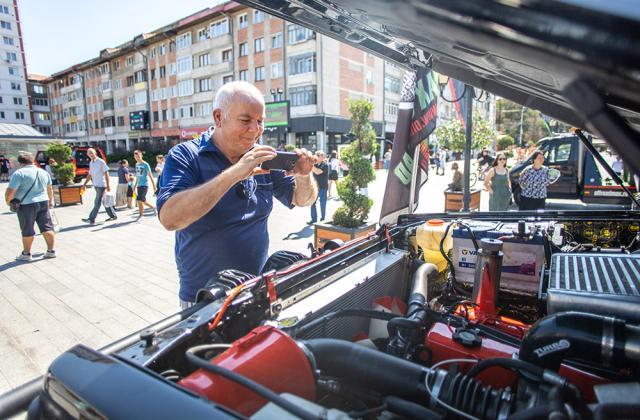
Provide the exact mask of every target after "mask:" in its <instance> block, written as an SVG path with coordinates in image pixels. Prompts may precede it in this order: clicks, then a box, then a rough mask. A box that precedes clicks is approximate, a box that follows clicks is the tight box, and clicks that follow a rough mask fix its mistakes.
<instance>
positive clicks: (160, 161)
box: [155, 155, 164, 195]
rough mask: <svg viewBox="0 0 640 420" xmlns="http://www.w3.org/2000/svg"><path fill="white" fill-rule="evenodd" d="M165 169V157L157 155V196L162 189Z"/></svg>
mask: <svg viewBox="0 0 640 420" xmlns="http://www.w3.org/2000/svg"><path fill="white" fill-rule="evenodd" d="M163 169H164V155H157V156H156V167H155V171H156V174H157V175H158V183H157V189H156V190H155V195H158V193H159V192H160V188H161V187H162V170H163Z"/></svg>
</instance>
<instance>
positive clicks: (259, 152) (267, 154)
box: [229, 145, 276, 181]
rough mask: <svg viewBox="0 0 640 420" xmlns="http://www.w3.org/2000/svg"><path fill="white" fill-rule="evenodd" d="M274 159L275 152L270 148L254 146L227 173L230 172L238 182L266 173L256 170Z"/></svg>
mask: <svg viewBox="0 0 640 420" xmlns="http://www.w3.org/2000/svg"><path fill="white" fill-rule="evenodd" d="M275 157H276V150H275V149H274V148H273V147H271V146H263V145H256V146H255V147H254V148H253V149H251V150H249V151H248V152H247V153H245V154H244V155H242V157H241V158H240V160H239V161H238V162H236V164H235V165H233V166H232V167H231V168H229V171H232V172H233V174H234V177H237V178H238V181H240V180H243V179H245V178H248V177H250V176H251V175H255V174H259V173H267V171H263V170H262V169H260V168H258V166H259V165H261V164H262V162H265V161H267V160H271V159H273V158H275Z"/></svg>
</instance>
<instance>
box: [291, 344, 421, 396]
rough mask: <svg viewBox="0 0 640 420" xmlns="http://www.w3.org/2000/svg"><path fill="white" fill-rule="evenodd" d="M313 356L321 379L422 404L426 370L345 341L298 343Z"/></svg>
mask: <svg viewBox="0 0 640 420" xmlns="http://www.w3.org/2000/svg"><path fill="white" fill-rule="evenodd" d="M299 343H300V344H301V345H303V346H305V347H306V348H307V350H309V352H311V354H313V361H312V364H314V363H315V367H316V368H317V369H320V371H321V372H322V374H323V375H327V376H334V377H339V378H345V379H346V380H348V381H349V382H351V383H353V384H356V385H359V386H364V387H367V388H372V389H374V390H376V391H378V392H380V393H382V394H385V395H395V396H397V397H400V398H404V399H409V400H411V401H416V402H421V401H424V397H425V389H424V385H423V384H424V378H425V376H426V374H427V372H428V371H429V369H427V368H425V367H422V366H420V365H418V364H415V363H411V362H408V361H406V360H403V359H400V358H398V357H394V356H391V355H389V354H386V353H381V352H379V351H376V350H372V349H369V348H367V347H363V346H358V345H356V344H354V343H351V342H349V341H344V340H334V339H328V338H317V339H312V340H307V341H301V342H299Z"/></svg>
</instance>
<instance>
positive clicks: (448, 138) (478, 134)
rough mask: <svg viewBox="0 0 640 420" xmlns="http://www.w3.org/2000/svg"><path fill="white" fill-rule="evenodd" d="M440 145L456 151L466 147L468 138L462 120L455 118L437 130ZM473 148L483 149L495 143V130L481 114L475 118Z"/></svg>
mask: <svg viewBox="0 0 640 420" xmlns="http://www.w3.org/2000/svg"><path fill="white" fill-rule="evenodd" d="M435 133H436V136H437V137H438V140H439V141H440V145H441V146H443V147H447V148H449V149H451V150H452V151H454V152H462V151H463V150H464V147H465V143H466V138H465V133H464V128H462V124H461V123H460V120H458V119H457V118H456V119H453V120H451V121H449V122H448V123H447V124H445V125H441V126H439V127H438V128H436V130H435ZM471 133H472V134H471V135H472V138H473V140H472V142H471V148H472V149H476V150H477V149H482V148H483V147H486V146H488V145H489V144H492V143H493V139H494V138H495V136H496V133H495V130H493V129H492V128H491V126H490V125H489V122H488V121H487V120H485V119H484V118H482V117H480V116H476V117H474V118H473V125H472V132H471Z"/></svg>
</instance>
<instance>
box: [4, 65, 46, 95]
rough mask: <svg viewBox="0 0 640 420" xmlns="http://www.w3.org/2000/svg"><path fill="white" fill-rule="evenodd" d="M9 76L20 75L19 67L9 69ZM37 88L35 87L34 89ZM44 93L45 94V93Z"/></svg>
mask: <svg viewBox="0 0 640 420" xmlns="http://www.w3.org/2000/svg"><path fill="white" fill-rule="evenodd" d="M9 75H10V76H18V75H19V70H18V68H17V67H9ZM35 88H36V87H35V86H34V89H35ZM43 93H44V92H43Z"/></svg>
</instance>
